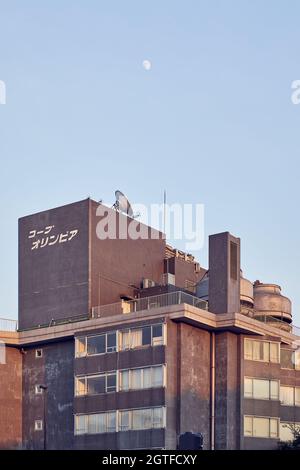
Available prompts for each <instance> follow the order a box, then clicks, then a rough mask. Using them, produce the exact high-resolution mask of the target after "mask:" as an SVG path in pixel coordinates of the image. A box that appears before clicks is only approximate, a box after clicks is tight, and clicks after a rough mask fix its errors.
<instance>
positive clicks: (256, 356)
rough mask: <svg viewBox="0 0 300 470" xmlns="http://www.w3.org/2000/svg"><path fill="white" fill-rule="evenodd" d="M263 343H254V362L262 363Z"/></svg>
mask: <svg viewBox="0 0 300 470" xmlns="http://www.w3.org/2000/svg"><path fill="white" fill-rule="evenodd" d="M261 344H262V343H261V342H260V341H253V360H254V361H260V360H261V357H262V352H261Z"/></svg>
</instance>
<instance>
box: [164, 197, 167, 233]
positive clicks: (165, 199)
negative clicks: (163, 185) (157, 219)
mask: <svg viewBox="0 0 300 470" xmlns="http://www.w3.org/2000/svg"><path fill="white" fill-rule="evenodd" d="M166 210H167V191H166V190H165V189H164V234H165V235H166Z"/></svg>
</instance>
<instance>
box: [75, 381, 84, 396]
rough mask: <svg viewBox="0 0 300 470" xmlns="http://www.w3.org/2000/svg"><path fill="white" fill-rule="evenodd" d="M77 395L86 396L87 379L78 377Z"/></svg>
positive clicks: (76, 383)
mask: <svg viewBox="0 0 300 470" xmlns="http://www.w3.org/2000/svg"><path fill="white" fill-rule="evenodd" d="M75 395H76V396H80V395H86V378H85V377H76V379H75Z"/></svg>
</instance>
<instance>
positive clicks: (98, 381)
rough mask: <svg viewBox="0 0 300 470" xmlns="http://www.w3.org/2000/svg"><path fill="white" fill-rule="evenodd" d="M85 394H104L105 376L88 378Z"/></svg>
mask: <svg viewBox="0 0 300 470" xmlns="http://www.w3.org/2000/svg"><path fill="white" fill-rule="evenodd" d="M87 392H88V395H97V394H99V393H105V392H106V390H105V376H104V375H103V376H101V377H88V379H87Z"/></svg>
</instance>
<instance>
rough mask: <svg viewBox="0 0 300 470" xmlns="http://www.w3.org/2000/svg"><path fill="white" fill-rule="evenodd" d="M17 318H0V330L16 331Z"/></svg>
mask: <svg viewBox="0 0 300 470" xmlns="http://www.w3.org/2000/svg"><path fill="white" fill-rule="evenodd" d="M17 329H18V322H17V320H10V319H8V318H0V331H11V332H13V331H17Z"/></svg>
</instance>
